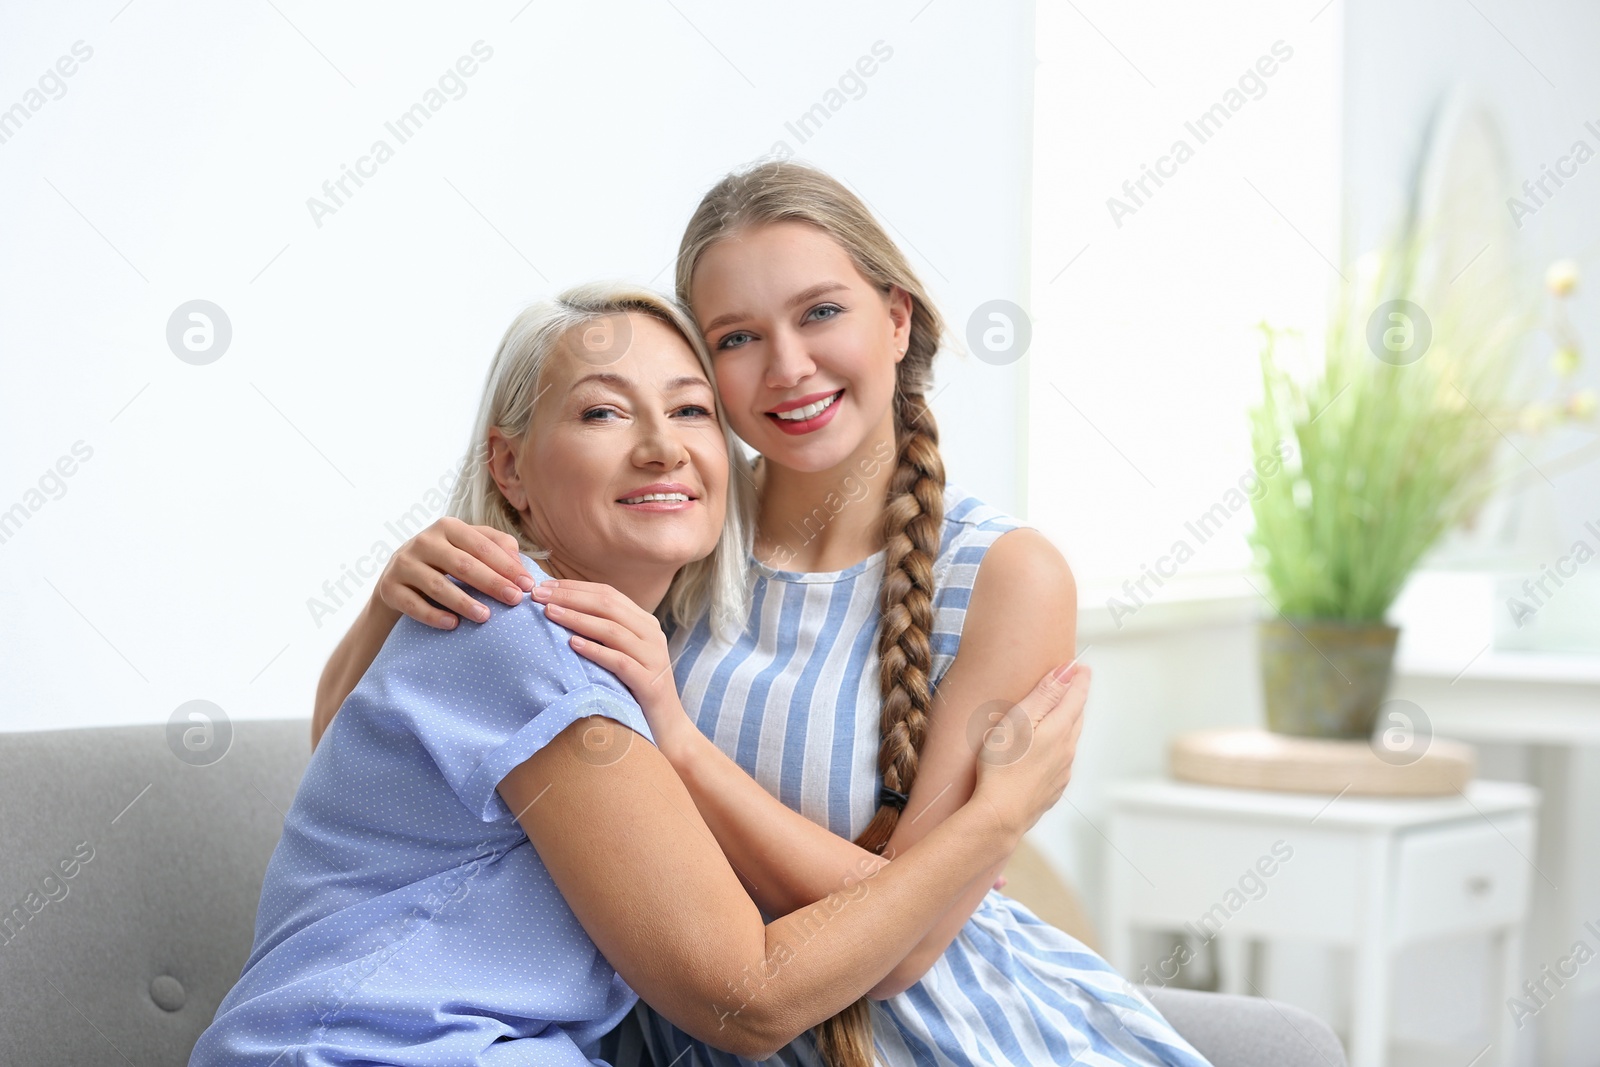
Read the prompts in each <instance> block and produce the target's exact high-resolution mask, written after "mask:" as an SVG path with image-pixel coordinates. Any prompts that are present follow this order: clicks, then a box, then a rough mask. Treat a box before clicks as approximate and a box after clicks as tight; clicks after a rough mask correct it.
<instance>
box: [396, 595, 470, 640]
mask: <svg viewBox="0 0 1600 1067" xmlns="http://www.w3.org/2000/svg"><path fill="white" fill-rule="evenodd" d="M383 599H384V603H386V604H388V605H389V606H390V607H391V608H393V609H394V610H396V611H398V612H400V613H401V614H402V615H409V616H410V617H411V618H413V619H416V620H417V621H418V622H420V623H422V624H423V625H424V626H432V627H433V628H434V629H435V630H454V629H455V628H456V623H458V622H460V621H461V620H460V619H458V618H456V617H455V616H454V615H452V614H450V613H449V612H448V611H440V610H439V609H438V608H436V607H434V606H433V605H432V604H430V603H428V602H427V601H426V600H424V599H422V597H421V596H419V595H418V594H417V593H415V592H413V591H412V590H410V589H407V588H405V587H404V586H401V587H399V588H397V589H395V590H394V591H393V592H392V594H391V595H388V596H385V597H384V598H383Z"/></svg>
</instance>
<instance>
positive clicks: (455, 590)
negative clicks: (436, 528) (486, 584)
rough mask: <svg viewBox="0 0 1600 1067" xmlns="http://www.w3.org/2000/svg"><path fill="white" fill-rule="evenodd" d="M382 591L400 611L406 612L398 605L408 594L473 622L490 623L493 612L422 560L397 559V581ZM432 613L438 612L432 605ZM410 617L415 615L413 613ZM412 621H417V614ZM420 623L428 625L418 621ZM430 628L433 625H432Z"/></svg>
mask: <svg viewBox="0 0 1600 1067" xmlns="http://www.w3.org/2000/svg"><path fill="white" fill-rule="evenodd" d="M380 592H381V594H382V596H383V599H384V601H385V602H386V603H387V604H388V605H389V606H390V607H392V608H394V609H395V610H397V611H405V608H403V607H401V606H400V604H399V603H398V602H397V601H398V600H399V599H400V598H402V597H404V596H405V594H408V593H411V594H421V596H424V597H427V598H428V599H429V600H432V601H434V603H436V604H438V605H439V607H441V608H444V609H445V610H446V611H453V612H455V613H456V614H457V615H460V616H462V617H464V618H468V619H471V620H473V621H474V622H486V621H487V620H488V618H489V609H488V608H487V607H485V606H484V605H482V604H480V603H479V602H478V601H477V600H475V599H473V597H472V594H471V593H468V592H467V591H466V590H465V589H463V588H461V587H460V586H459V585H456V584H455V583H454V582H452V581H451V580H450V579H449V578H447V577H445V574H444V572H443V571H441V570H439V569H437V568H436V567H432V566H430V565H428V564H427V563H423V562H421V561H420V560H403V559H402V560H396V563H395V570H394V579H393V580H392V581H388V582H384V583H382V585H381V587H380ZM429 610H430V611H432V610H434V609H433V608H432V607H431V606H429ZM406 614H407V615H411V613H410V612H409V611H407V612H406ZM411 617H412V618H417V617H416V616H415V615H412V616H411ZM417 621H418V622H427V620H426V619H418V620H417ZM429 625H433V624H432V623H429Z"/></svg>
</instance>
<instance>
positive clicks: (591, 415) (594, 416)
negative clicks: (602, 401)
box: [580, 408, 616, 422]
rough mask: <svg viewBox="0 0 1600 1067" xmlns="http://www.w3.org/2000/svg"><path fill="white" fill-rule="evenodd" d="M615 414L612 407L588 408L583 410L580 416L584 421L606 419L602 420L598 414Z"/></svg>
mask: <svg viewBox="0 0 1600 1067" xmlns="http://www.w3.org/2000/svg"><path fill="white" fill-rule="evenodd" d="M615 414H616V411H615V410H613V409H612V408H590V409H589V410H588V411H585V412H584V413H583V414H582V415H581V416H580V418H582V419H583V421H584V422H601V421H608V420H602V419H601V418H600V417H599V416H601V415H615Z"/></svg>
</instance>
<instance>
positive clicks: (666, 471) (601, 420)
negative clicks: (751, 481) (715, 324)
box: [512, 313, 728, 575]
mask: <svg viewBox="0 0 1600 1067" xmlns="http://www.w3.org/2000/svg"><path fill="white" fill-rule="evenodd" d="M627 320H628V321H627V326H628V329H627V330H618V331H617V333H618V334H626V333H631V338H630V339H629V340H628V342H627V344H626V347H625V349H624V351H623V353H622V355H621V356H620V357H616V356H615V355H614V353H611V352H607V353H605V354H604V355H603V357H601V358H597V357H596V356H594V355H593V354H592V353H585V352H584V351H583V349H582V348H581V345H582V343H583V340H584V338H585V336H586V333H585V330H586V329H592V327H588V328H586V327H579V328H577V329H575V330H573V331H571V332H570V333H569V334H568V337H567V343H564V344H563V345H561V346H560V347H559V348H558V350H557V352H556V353H554V354H553V355H552V357H551V358H550V360H549V361H548V362H546V364H545V366H544V370H543V372H542V374H541V375H540V379H539V388H540V390H541V392H540V395H539V398H538V400H537V402H536V403H535V405H534V416H533V420H532V423H531V425H530V427H529V429H528V432H527V434H526V435H525V436H524V437H523V439H522V441H521V442H520V447H519V448H518V451H519V453H520V455H519V458H518V463H517V467H518V470H519V472H520V473H521V475H522V477H521V481H522V482H523V486H524V488H525V489H526V490H527V491H526V492H525V493H524V494H520V495H522V496H523V499H522V500H520V501H519V500H512V504H513V505H515V506H516V507H518V509H519V510H522V511H523V512H524V516H525V518H524V521H527V522H530V523H531V525H532V527H533V530H534V533H535V536H536V537H537V538H538V540H539V541H540V543H541V544H543V545H544V546H546V547H547V548H549V549H551V551H552V553H553V555H554V558H556V559H557V560H559V561H564V562H566V563H569V564H572V565H576V566H577V567H578V568H579V569H580V570H582V571H584V572H586V573H588V574H593V575H604V574H608V573H612V572H615V571H616V570H618V569H619V568H627V569H637V568H640V567H651V566H660V567H664V568H665V567H670V568H673V569H676V568H677V567H681V566H682V565H683V564H685V563H689V562H691V561H693V560H697V559H702V558H704V557H705V556H707V555H709V554H710V553H711V551H712V549H714V548H715V547H716V544H717V538H718V536H719V535H720V533H721V531H722V520H723V514H724V510H725V508H726V505H727V496H728V454H727V450H726V448H725V446H724V442H723V436H722V428H721V426H720V425H719V423H718V421H717V416H716V398H715V395H714V394H713V392H712V388H711V383H710V382H709V381H708V380H707V379H706V376H705V373H704V372H703V371H702V370H701V368H700V364H699V362H698V361H697V360H696V359H695V356H694V353H693V352H692V351H691V350H690V348H689V346H688V344H687V343H685V342H684V340H683V338H682V337H680V336H679V335H678V333H677V332H676V331H675V330H673V329H672V328H671V327H670V326H667V325H665V324H664V323H662V322H661V321H659V320H658V319H655V318H652V317H651V316H649V315H641V314H632V313H630V314H629V315H628V316H627ZM602 328H604V327H602Z"/></svg>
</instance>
